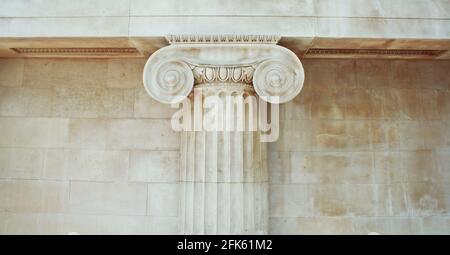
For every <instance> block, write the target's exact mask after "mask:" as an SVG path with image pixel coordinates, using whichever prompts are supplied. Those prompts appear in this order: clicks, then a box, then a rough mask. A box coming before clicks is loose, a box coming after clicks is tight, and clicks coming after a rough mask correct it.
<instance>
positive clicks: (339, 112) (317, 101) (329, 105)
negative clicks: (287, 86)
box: [311, 88, 345, 120]
mask: <svg viewBox="0 0 450 255" xmlns="http://www.w3.org/2000/svg"><path fill="white" fill-rule="evenodd" d="M313 93H314V94H313V96H312V98H313V99H312V104H311V107H312V108H311V114H312V117H313V118H316V119H330V120H341V119H344V116H345V93H344V90H342V89H337V88H336V89H332V88H330V89H328V88H325V89H321V88H316V89H315V90H314V91H313Z"/></svg>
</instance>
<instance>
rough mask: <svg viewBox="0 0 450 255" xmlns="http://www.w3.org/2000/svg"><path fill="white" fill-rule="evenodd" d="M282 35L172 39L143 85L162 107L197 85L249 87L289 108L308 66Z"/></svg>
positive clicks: (146, 73)
mask: <svg viewBox="0 0 450 255" xmlns="http://www.w3.org/2000/svg"><path fill="white" fill-rule="evenodd" d="M278 40H279V37H277V36H267V35H266V36H251V35H234V36H233V35H223V36H189V35H186V36H169V37H168V41H169V42H170V43H171V45H169V46H167V47H164V48H161V49H159V50H158V51H156V52H155V53H153V54H152V55H151V56H150V58H149V59H148V61H147V63H146V65H145V67H144V75H143V78H144V86H145V88H146V90H147V92H148V93H149V94H150V95H151V96H152V97H153V98H154V99H156V100H157V101H159V102H161V103H167V104H169V103H176V102H180V101H182V100H183V99H184V98H185V97H187V96H188V95H189V94H190V93H191V92H192V90H193V88H194V86H196V85H208V84H214V85H218V84H221V85H224V84H242V85H247V86H248V85H250V86H252V87H253V89H254V90H255V92H256V93H257V94H258V95H259V96H260V97H261V98H262V99H263V100H266V101H268V102H271V103H284V102H287V101H289V100H291V99H293V98H294V97H295V96H297V95H298V93H300V91H301V89H302V87H303V82H304V76H305V75H304V71H303V66H302V64H301V62H300V60H299V59H298V57H297V56H296V55H295V54H294V53H293V52H291V51H290V50H288V49H287V48H284V47H281V46H278V45H276V43H277V42H278Z"/></svg>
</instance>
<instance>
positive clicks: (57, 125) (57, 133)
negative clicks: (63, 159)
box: [0, 118, 69, 147]
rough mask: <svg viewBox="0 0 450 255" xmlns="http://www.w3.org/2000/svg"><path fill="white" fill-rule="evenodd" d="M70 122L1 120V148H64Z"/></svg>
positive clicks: (58, 120) (20, 119)
mask: <svg viewBox="0 0 450 255" xmlns="http://www.w3.org/2000/svg"><path fill="white" fill-rule="evenodd" d="M68 129H69V121H68V120H67V119H52V118H0V134H2V135H1V136H0V146H5V147H8V146H12V147H62V146H64V145H65V142H66V140H67V136H68Z"/></svg>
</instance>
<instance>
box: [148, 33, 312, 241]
mask: <svg viewBox="0 0 450 255" xmlns="http://www.w3.org/2000/svg"><path fill="white" fill-rule="evenodd" d="M169 41H170V42H171V44H172V45H171V46H168V47H165V48H162V49H160V50H159V51H157V52H156V53H154V54H153V55H152V56H151V57H150V59H149V60H148V62H147V64H146V66H145V69H144V85H145V88H146V90H147V91H148V93H149V94H150V95H151V96H152V97H153V98H155V99H156V100H158V101H160V102H162V103H177V104H178V103H180V102H181V105H183V108H182V109H181V110H180V111H179V112H178V113H179V114H178V115H177V116H178V118H179V119H180V120H182V122H183V124H182V126H183V129H184V131H182V134H181V153H180V154H181V161H180V162H181V165H180V185H181V200H180V210H181V214H180V228H181V232H182V233H183V234H267V233H268V216H269V208H268V200H269V197H268V196H269V194H268V172H267V171H268V170H267V143H266V142H265V141H272V140H270V139H269V140H268V139H263V138H264V136H267V134H266V133H267V132H270V131H267V130H264V132H263V131H262V130H261V112H263V113H262V114H266V113H265V112H264V111H261V106H262V104H263V103H265V102H266V101H267V102H269V103H283V102H286V101H289V100H291V99H292V98H294V97H295V96H296V95H297V94H298V93H299V92H300V90H301V88H302V85H303V79H304V74H303V68H302V66H301V63H300V61H299V60H298V58H297V57H296V56H295V55H294V54H293V53H292V52H290V51H289V50H287V49H285V48H283V47H280V46H277V45H275V43H276V42H277V38H276V37H273V36H216V37H198V36H197V37H195V36H188V37H171V38H170V40H169ZM258 97H259V98H258ZM209 99H214V100H209ZM230 99H231V100H230ZM260 99H263V100H264V101H263V100H260ZM239 100H242V102H244V104H243V105H241V106H242V107H239V104H236V102H239ZM212 105H213V106H215V107H211V106H212ZM276 109H278V108H276ZM230 112H232V113H234V114H231V115H230V114H229V113H230ZM239 113H241V114H239ZM272 114H274V113H272ZM180 117H181V118H180ZM266 117H267V116H265V115H264V116H263V118H262V119H266ZM275 120H277V119H276V118H272V122H276V121H275ZM172 121H173V120H172ZM175 122H176V121H175ZM175 122H173V123H175ZM240 124H241V125H240ZM255 124H256V126H255ZM270 124H272V125H276V124H278V123H270ZM208 126H209V128H208ZM211 126H212V127H214V128H211ZM275 138H276V137H275Z"/></svg>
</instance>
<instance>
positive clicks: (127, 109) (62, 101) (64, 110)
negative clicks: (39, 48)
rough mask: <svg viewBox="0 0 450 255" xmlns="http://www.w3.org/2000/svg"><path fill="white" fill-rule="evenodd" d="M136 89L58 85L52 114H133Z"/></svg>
mask: <svg viewBox="0 0 450 255" xmlns="http://www.w3.org/2000/svg"><path fill="white" fill-rule="evenodd" d="M133 105H134V90H132V89H105V88H89V87H69V86H58V87H56V88H55V96H54V100H53V104H52V115H53V116H55V117H70V118H104V117H106V118H125V117H131V116H133Z"/></svg>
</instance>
